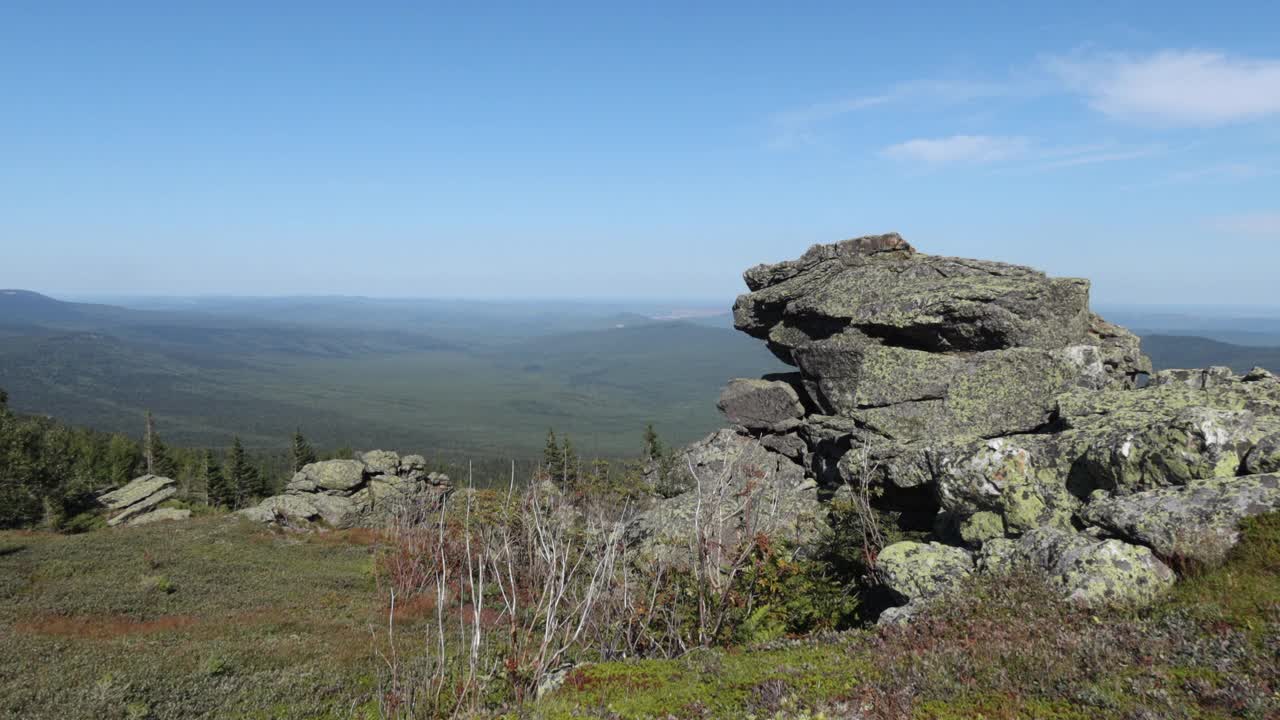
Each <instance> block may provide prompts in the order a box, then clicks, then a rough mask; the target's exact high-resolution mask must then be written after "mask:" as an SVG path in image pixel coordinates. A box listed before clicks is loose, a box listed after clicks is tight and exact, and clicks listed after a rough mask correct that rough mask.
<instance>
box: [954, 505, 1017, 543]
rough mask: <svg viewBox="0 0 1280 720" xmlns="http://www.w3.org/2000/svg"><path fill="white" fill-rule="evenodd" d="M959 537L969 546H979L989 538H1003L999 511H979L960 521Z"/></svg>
mask: <svg viewBox="0 0 1280 720" xmlns="http://www.w3.org/2000/svg"><path fill="white" fill-rule="evenodd" d="M958 532H959V534H960V539H961V540H962V541H964V544H965V545H968V546H969V547H981V546H982V545H983V544H984V543H986V542H987V541H989V540H994V539H996V538H1003V537H1004V535H1005V524H1004V518H1003V517H1001V516H1000V514H999V513H994V512H989V511H985V510H984V511H980V512H976V513H974V514H972V515H970V516H969V517H967V518H965V519H964V520H961V521H960V527H959V528H958Z"/></svg>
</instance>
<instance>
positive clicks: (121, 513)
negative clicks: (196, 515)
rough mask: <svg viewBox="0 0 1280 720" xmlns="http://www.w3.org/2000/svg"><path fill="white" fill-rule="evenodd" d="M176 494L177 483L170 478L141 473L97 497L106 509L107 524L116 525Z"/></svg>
mask: <svg viewBox="0 0 1280 720" xmlns="http://www.w3.org/2000/svg"><path fill="white" fill-rule="evenodd" d="M177 494H178V484H177V482H176V481H174V480H173V479H171V478H167V477H161V476H159V475H143V476H141V477H138V478H135V479H133V480H132V481H130V482H129V483H128V484H127V485H125V486H124V487H122V488H120V489H119V490H115V491H112V492H109V493H107V494H105V495H103V496H101V497H99V498H98V503H99V504H100V505H102V507H103V508H105V509H106V511H107V525H109V526H112V527H114V526H116V525H120V524H121V523H125V522H128V521H129V520H130V519H132V518H136V517H138V516H140V515H143V514H145V513H147V512H148V511H150V510H152V509H154V508H155V507H156V506H157V505H159V504H160V503H162V502H164V501H165V500H168V499H170V498H172V497H173V496H175V495H177Z"/></svg>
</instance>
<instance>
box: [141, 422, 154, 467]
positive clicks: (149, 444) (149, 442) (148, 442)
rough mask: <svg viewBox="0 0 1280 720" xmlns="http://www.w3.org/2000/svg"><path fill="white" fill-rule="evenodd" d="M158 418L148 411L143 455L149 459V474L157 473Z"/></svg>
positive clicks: (144, 431) (143, 439)
mask: <svg viewBox="0 0 1280 720" xmlns="http://www.w3.org/2000/svg"><path fill="white" fill-rule="evenodd" d="M155 448H156V419H155V418H154V417H152V415H151V411H150V410H148V411H147V420H146V427H145V428H144V430H143V434H142V457H143V458H144V459H145V460H146V461H147V474H148V475H155V474H156V449H155Z"/></svg>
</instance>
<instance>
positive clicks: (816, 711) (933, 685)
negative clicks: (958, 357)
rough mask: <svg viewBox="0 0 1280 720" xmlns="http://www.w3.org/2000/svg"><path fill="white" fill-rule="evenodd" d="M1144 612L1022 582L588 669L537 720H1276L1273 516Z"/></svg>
mask: <svg viewBox="0 0 1280 720" xmlns="http://www.w3.org/2000/svg"><path fill="white" fill-rule="evenodd" d="M1245 534H1246V538H1245V542H1244V543H1243V544H1242V545H1241V546H1240V547H1239V548H1238V549H1237V551H1236V553H1235V554H1234V556H1233V557H1232V559H1231V561H1230V562H1229V563H1228V564H1227V565H1226V566H1224V567H1222V568H1219V569H1217V570H1213V571H1209V572H1204V573H1202V574H1199V575H1197V576H1195V577H1192V578H1189V579H1187V580H1186V581H1184V582H1183V583H1181V584H1180V585H1179V586H1178V587H1177V589H1176V590H1175V591H1174V592H1173V593H1172V594H1171V595H1170V597H1168V598H1167V600H1166V601H1165V602H1163V603H1162V604H1161V605H1159V606H1158V607H1156V608H1154V609H1152V610H1150V611H1148V612H1146V613H1143V614H1141V615H1136V614H1129V613H1108V614H1091V613H1088V612H1083V611H1080V610H1077V609H1074V608H1071V607H1068V606H1066V605H1064V604H1063V603H1060V602H1057V601H1056V600H1055V597H1056V596H1055V595H1054V594H1053V592H1052V591H1051V590H1050V589H1048V588H1045V587H1042V586H1038V585H1037V584H1036V582H1035V581H1034V580H1032V579H1030V578H1022V579H1021V580H1020V581H1018V582H1011V583H986V584H978V583H975V584H974V585H972V586H971V587H970V588H968V589H967V592H966V593H965V596H964V599H963V600H961V601H958V602H955V603H953V604H951V605H950V606H948V607H946V608H945V609H941V610H939V611H938V612H936V613H935V614H934V615H933V616H931V617H929V618H927V619H925V620H922V621H921V622H918V623H914V624H912V625H911V626H909V627H906V628H902V629H893V630H884V631H875V630H866V631H855V632H851V633H846V634H844V635H842V636H840V637H838V638H836V639H831V640H826V641H804V642H796V643H795V644H793V645H791V646H790V647H785V648H781V649H774V650H763V651H761V650H757V651H730V652H724V653H704V655H703V656H702V657H700V658H699V659H698V660H697V662H696V663H694V665H693V666H690V663H689V661H687V660H683V659H682V660H671V661H640V662H632V663H607V664H601V665H595V666H586V667H584V668H581V669H579V670H577V671H576V672H575V673H573V674H572V675H570V676H569V678H568V680H567V682H566V683H565V686H564V687H563V688H562V689H561V690H559V691H558V692H557V693H555V694H554V695H553V696H551V697H549V698H547V699H545V700H544V701H543V702H542V703H541V705H540V706H539V707H538V709H537V713H536V715H537V716H539V717H545V718H549V719H550V718H554V719H560V718H575V717H597V718H747V717H756V718H766V717H788V718H791V717H809V716H813V717H842V718H843V717H858V718H867V719H868V720H870V719H884V720H889V719H898V718H913V719H918V720H961V719H972V718H983V719H985V720H1026V719H1030V718H1044V719H1046V720H1093V719H1095V718H1132V719H1133V720H1155V719H1157V718H1160V719H1166V718H1236V717H1239V718H1256V719H1258V720H1274V719H1275V718H1280V515H1271V516H1268V517H1265V518H1260V519H1258V520H1255V521H1253V522H1251V523H1249V524H1248V526H1247V527H1246V533H1245Z"/></svg>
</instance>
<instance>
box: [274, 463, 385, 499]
mask: <svg viewBox="0 0 1280 720" xmlns="http://www.w3.org/2000/svg"><path fill="white" fill-rule="evenodd" d="M366 471H367V469H366V467H365V464H364V463H363V462H361V461H359V460H325V461H323V462H318V463H311V464H310V465H307V466H306V467H304V468H302V470H301V471H300V472H299V475H302V476H303V477H302V479H301V482H302V483H306V482H310V483H312V484H314V486H315V488H316V489H317V490H331V491H334V492H339V493H350V492H354V491H355V489H356V488H358V487H360V486H361V485H362V484H364V481H365V474H366ZM298 481H299V478H298V476H297V475H295V476H294V480H293V481H292V482H298ZM300 486H301V485H300Z"/></svg>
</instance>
